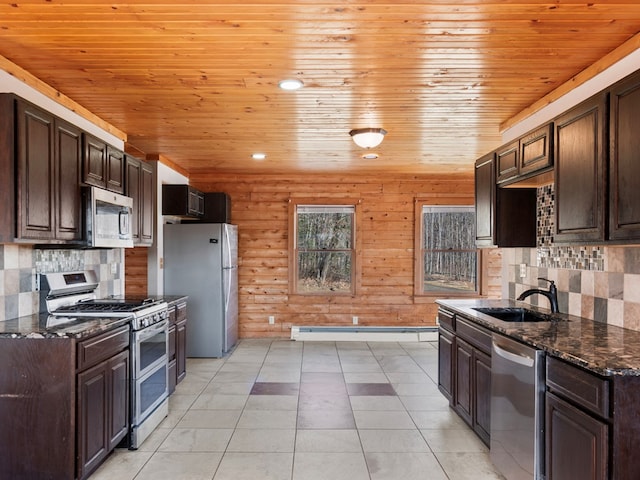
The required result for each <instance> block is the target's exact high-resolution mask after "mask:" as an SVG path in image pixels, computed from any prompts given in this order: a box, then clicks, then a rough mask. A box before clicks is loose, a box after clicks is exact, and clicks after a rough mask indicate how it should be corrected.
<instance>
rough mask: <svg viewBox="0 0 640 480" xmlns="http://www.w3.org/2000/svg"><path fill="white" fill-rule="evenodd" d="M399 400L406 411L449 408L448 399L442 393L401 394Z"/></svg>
mask: <svg viewBox="0 0 640 480" xmlns="http://www.w3.org/2000/svg"><path fill="white" fill-rule="evenodd" d="M399 398H400V401H401V402H402V404H403V405H404V407H405V408H406V409H407V410H408V411H438V412H443V411H444V412H446V411H448V410H449V400H447V399H446V398H445V396H444V395H442V394H441V393H438V394H436V395H401V396H400V397H399Z"/></svg>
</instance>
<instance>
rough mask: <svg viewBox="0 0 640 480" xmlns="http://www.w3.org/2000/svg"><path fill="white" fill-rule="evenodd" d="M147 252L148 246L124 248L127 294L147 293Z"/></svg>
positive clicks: (125, 291) (125, 289) (125, 288)
mask: <svg viewBox="0 0 640 480" xmlns="http://www.w3.org/2000/svg"><path fill="white" fill-rule="evenodd" d="M147 252H148V248H146V247H135V248H125V250H124V266H125V270H124V271H125V276H124V278H125V281H124V293H125V295H127V296H139V295H143V296H144V295H147V292H148V289H147V283H148V277H147Z"/></svg>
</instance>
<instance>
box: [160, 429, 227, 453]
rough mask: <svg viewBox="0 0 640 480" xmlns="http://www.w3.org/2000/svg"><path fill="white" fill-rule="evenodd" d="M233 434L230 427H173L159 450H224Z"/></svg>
mask: <svg viewBox="0 0 640 480" xmlns="http://www.w3.org/2000/svg"><path fill="white" fill-rule="evenodd" d="M232 434H233V429H231V428H174V429H173V430H172V431H171V433H170V434H169V435H168V436H167V438H166V439H165V440H164V442H162V444H161V445H160V447H159V448H158V451H159V452H224V451H225V450H226V448H227V445H228V444H229V439H230V438H231V435H232Z"/></svg>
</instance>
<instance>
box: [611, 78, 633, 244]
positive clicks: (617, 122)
mask: <svg viewBox="0 0 640 480" xmlns="http://www.w3.org/2000/svg"><path fill="white" fill-rule="evenodd" d="M610 102H611V104H610V107H609V109H610V110H609V112H610V113H609V128H610V130H609V148H610V150H609V179H610V182H611V185H610V193H609V238H611V239H612V240H637V239H640V195H638V178H640V136H639V135H638V126H640V74H636V75H633V76H632V77H630V78H628V79H626V80H623V81H622V82H620V83H618V84H616V85H614V86H613V87H612V89H611V96H610Z"/></svg>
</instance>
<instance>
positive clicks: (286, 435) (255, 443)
mask: <svg viewBox="0 0 640 480" xmlns="http://www.w3.org/2000/svg"><path fill="white" fill-rule="evenodd" d="M295 438H296V431H295V429H281V428H270V429H257V428H238V429H236V431H235V432H234V433H233V437H231V441H230V442H229V447H228V448H227V451H228V452H293V447H294V444H295Z"/></svg>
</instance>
